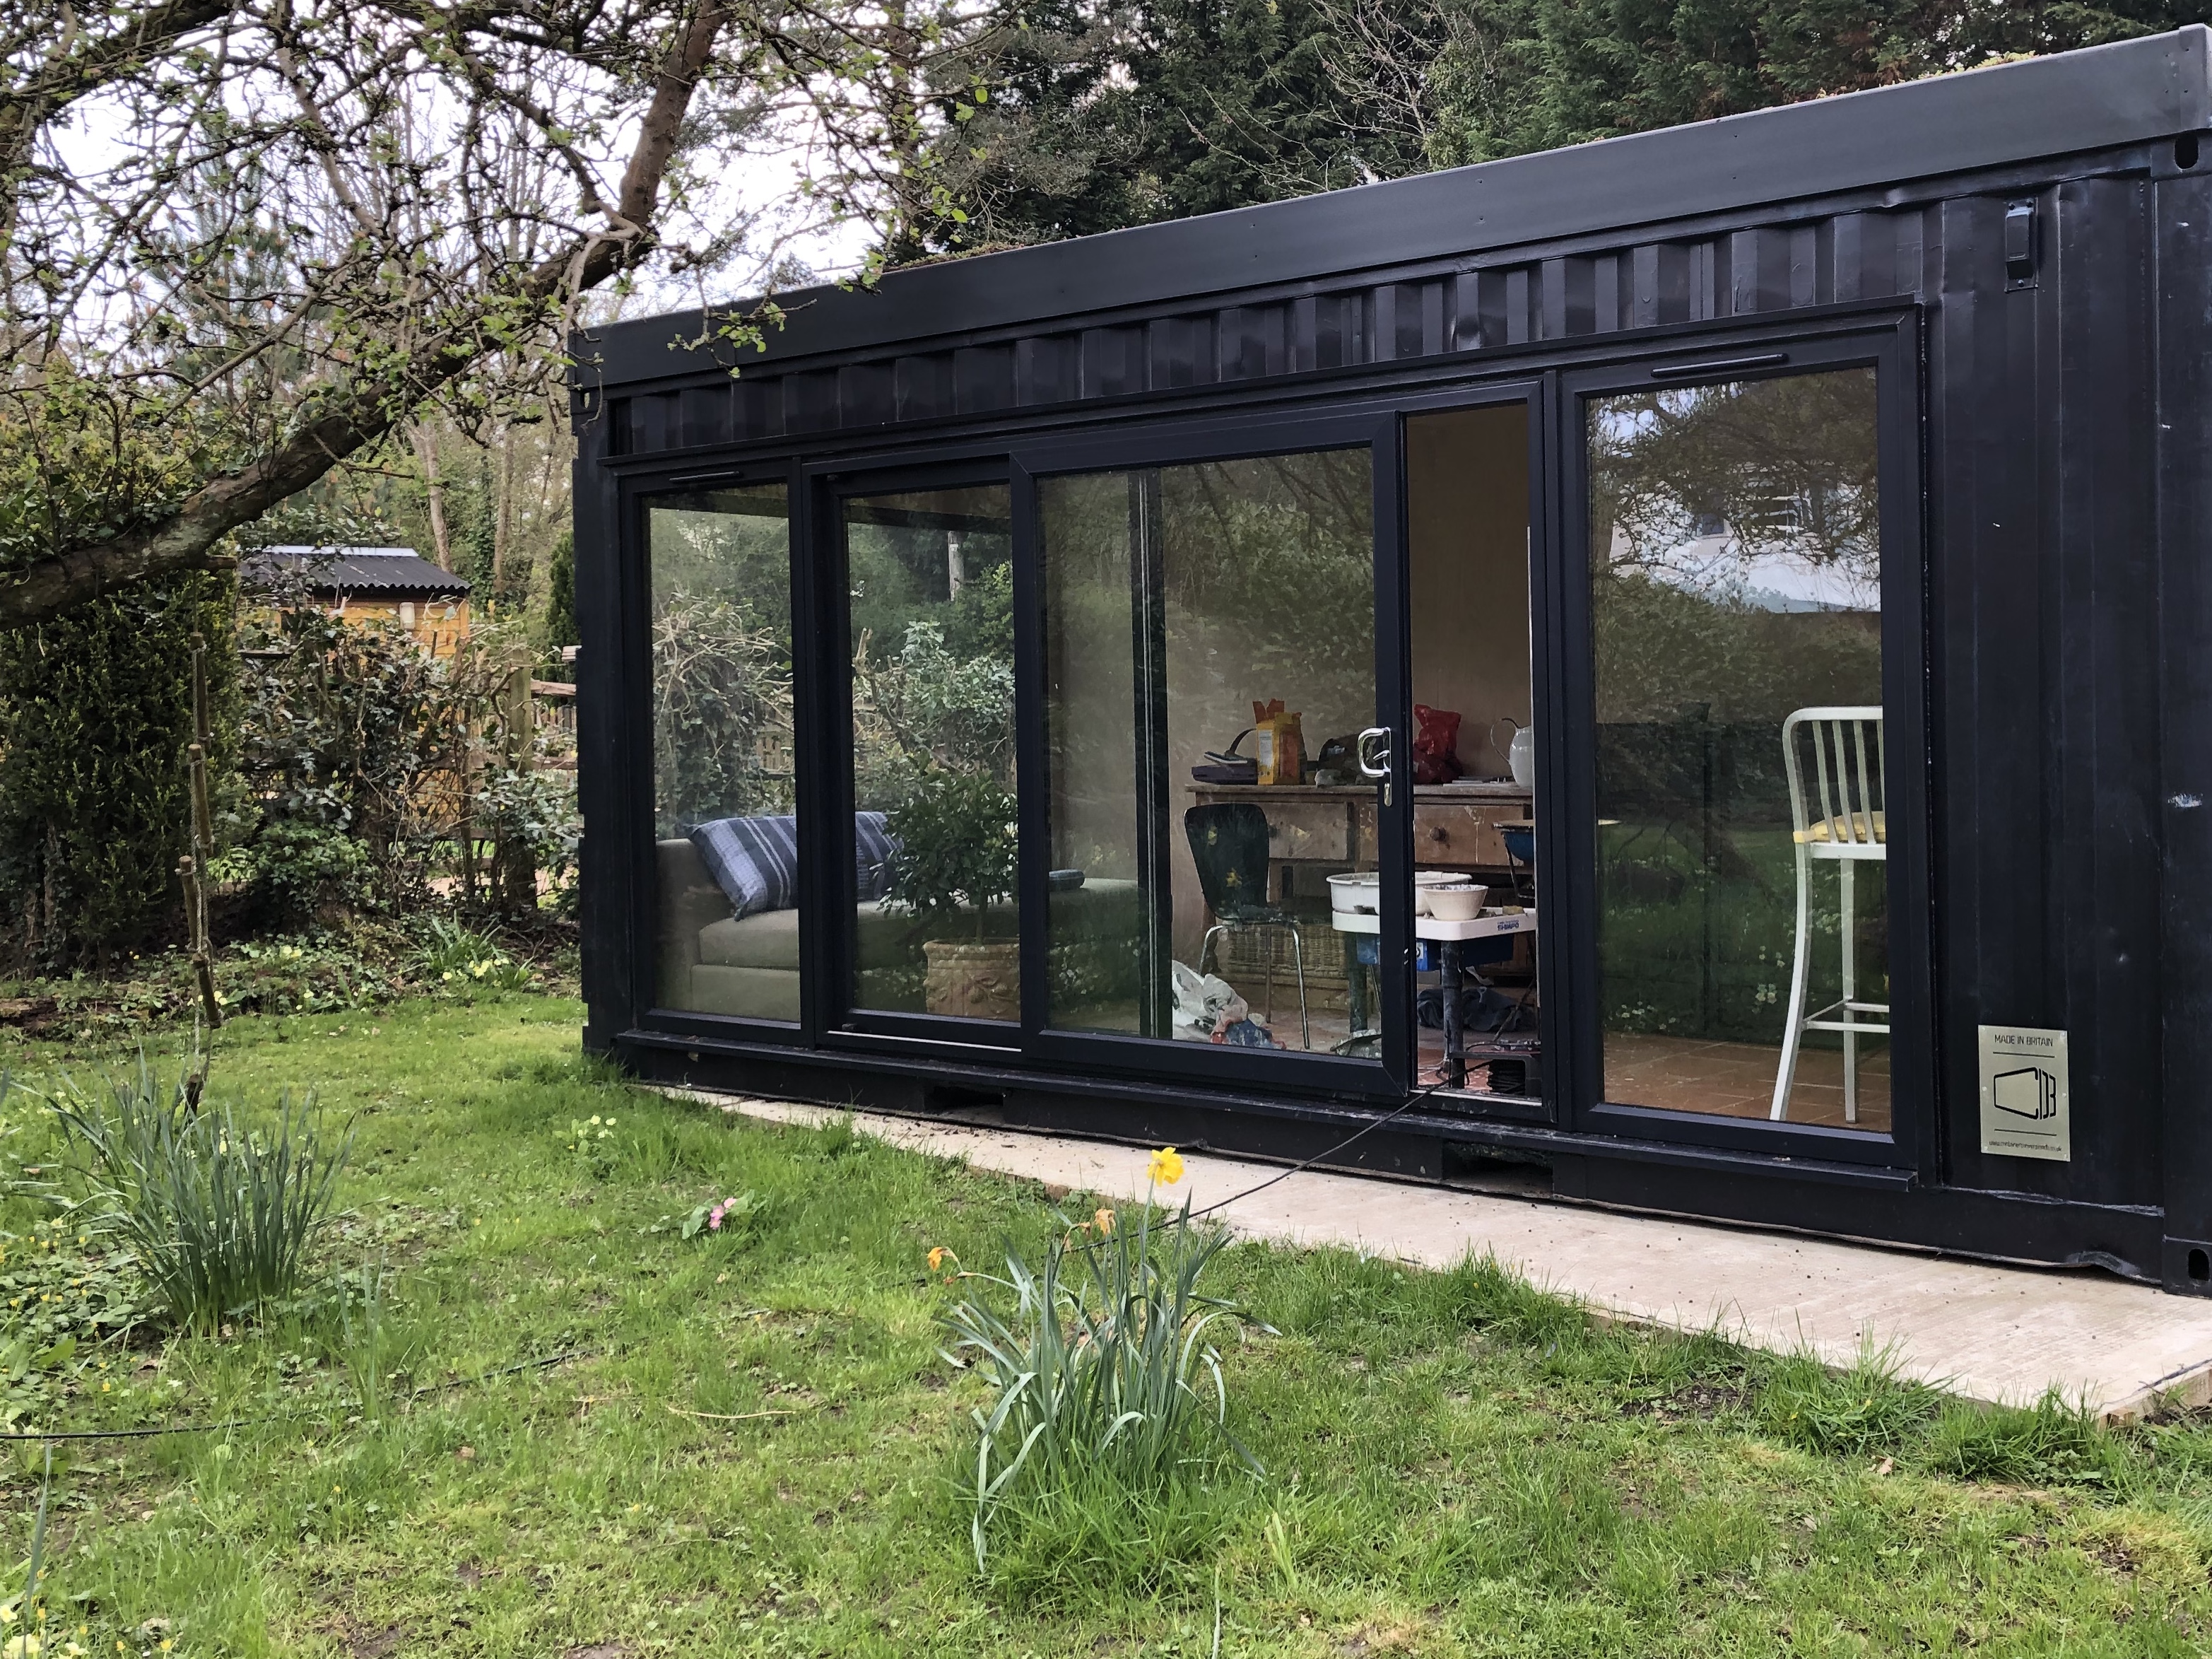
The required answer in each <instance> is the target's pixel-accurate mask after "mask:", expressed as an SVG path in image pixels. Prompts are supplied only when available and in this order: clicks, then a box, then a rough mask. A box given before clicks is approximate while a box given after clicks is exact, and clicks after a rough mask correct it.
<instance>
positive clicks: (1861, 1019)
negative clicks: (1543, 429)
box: [1585, 368, 1891, 1133]
mask: <svg viewBox="0 0 2212 1659" xmlns="http://www.w3.org/2000/svg"><path fill="white" fill-rule="evenodd" d="M1585 410H1586V420H1587V436H1588V442H1589V480H1590V483H1589V489H1590V500H1589V513H1590V520H1589V521H1590V535H1591V544H1590V550H1589V556H1590V571H1591V617H1592V635H1593V637H1592V647H1593V656H1594V663H1595V715H1596V731H1595V785H1596V793H1595V806H1596V817H1597V830H1596V849H1597V900H1598V903H1597V929H1596V932H1597V966H1598V980H1599V984H1598V993H1599V999H1600V1005H1601V1006H1600V1011H1599V1015H1600V1023H1601V1044H1602V1060H1603V1073H1602V1075H1603V1082H1602V1085H1601V1087H1602V1092H1601V1098H1602V1099H1604V1100H1606V1101H1607V1102H1612V1103H1620V1104H1627V1105H1638V1106H1645V1107H1656V1108H1660V1109H1668V1110H1677V1111H1683V1112H1694V1113H1703V1114H1719V1115H1728V1116H1737V1117H1746V1118H1754V1119H1772V1120H1775V1121H1785V1122H1790V1123H1798V1124H1818V1125H1827V1126H1832V1127H1839V1128H1842V1127H1848V1128H1857V1129H1862V1130H1867V1131H1872V1132H1880V1133H1887V1131H1888V1130H1889V1128H1890V1127H1891V1102H1890V1070H1889V1054H1890V1045H1889V1036H1888V1033H1889V1004H1890V1000H1891V999H1890V991H1889V953H1888V940H1889V936H1890V927H1889V913H1888V895H1889V884H1888V879H1887V878H1888V864H1887V856H1888V843H1889V836H1888V823H1887V810H1886V805H1887V756H1888V753H1889V745H1888V744H1887V740H1886V737H1885V732H1884V722H1883V696H1882V692H1883V661H1882V637H1883V629H1882V610H1883V603H1882V581H1881V478H1880V477H1879V471H1880V469H1879V467H1878V465H1877V441H1876V439H1877V429H1878V424H1879V422H1878V419H1877V414H1878V406H1877V401H1876V386H1875V370H1874V369H1873V368H1836V369H1829V370H1823V371H1820V372H1815V373H1807V374H1791V375H1784V376H1778V377H1775V378H1772V379H1768V380H1744V381H1731V382H1726V383H1722V384H1717V385H1706V386H1677V387H1670V388H1666V389H1658V390H1649V391H1637V392H1625V393H1621V394H1619V395H1615V396H1609V397H1597V398H1590V399H1589V401H1588V402H1587V404H1586V405H1585Z"/></svg>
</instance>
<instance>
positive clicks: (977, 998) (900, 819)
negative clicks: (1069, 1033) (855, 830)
mask: <svg viewBox="0 0 2212 1659" xmlns="http://www.w3.org/2000/svg"><path fill="white" fill-rule="evenodd" d="M884 829H885V830H886V831H888V832H889V834H890V838H891V840H892V841H893V842H895V843H896V851H895V852H893V853H892V854H891V856H890V861H889V863H888V864H887V866H885V873H886V875H887V877H888V879H887V881H886V883H885V885H884V897H885V898H886V899H888V900H889V901H890V902H891V903H892V904H894V905H896V906H897V907H898V908H902V909H904V910H906V911H908V912H910V913H911V914H912V915H914V916H915V919H916V921H917V922H918V923H919V924H920V927H921V929H925V930H930V931H938V932H939V937H936V938H932V939H925V940H924V941H923V943H922V947H921V951H922V957H923V959H924V962H925V963H927V969H926V973H925V976H924V980H923V988H922V1006H924V1007H925V1008H927V1010H928V1011H929V1012H931V1013H933V1014H953V1015H960V1016H964V1017H965V1018H970V1019H1018V1018H1020V1017H1021V943H1020V941H1019V940H1018V939H1008V938H1006V937H1004V936H1003V935H1001V936H1000V937H998V938H993V937H991V935H990V931H989V930H990V924H991V915H990V907H991V906H993V905H994V904H1002V903H1004V902H1006V900H1007V899H1008V898H1011V897H1012V896H1013V891H1014V868H1015V830H1014V798H1013V796H1012V793H1009V792H1008V791H1007V790H1006V787H1004V786H1003V785H1001V784H1000V782H999V781H998V780H997V779H996V778H994V777H993V776H992V775H990V773H988V772H987V771H983V770H981V769H961V768H955V767H950V766H945V765H942V764H939V763H931V764H929V765H927V766H925V767H924V768H923V769H921V771H920V772H919V773H918V774H917V775H915V782H914V786H913V787H912V788H910V789H909V790H908V793H907V796H906V799H904V800H902V802H900V804H899V805H897V806H896V807H895V808H893V809H892V811H890V813H889V814H888V815H887V817H885V820H884ZM970 916H972V918H973V921H974V927H973V936H972V937H969V936H968V933H969V929H968V927H966V925H965V924H966V923H967V921H968V920H969V917H970ZM956 923H957V924H959V925H960V926H959V931H958V932H955V931H954V929H953V924H956ZM940 930H941V931H940Z"/></svg>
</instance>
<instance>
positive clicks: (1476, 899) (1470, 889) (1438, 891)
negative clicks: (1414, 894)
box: [1420, 882, 1490, 921]
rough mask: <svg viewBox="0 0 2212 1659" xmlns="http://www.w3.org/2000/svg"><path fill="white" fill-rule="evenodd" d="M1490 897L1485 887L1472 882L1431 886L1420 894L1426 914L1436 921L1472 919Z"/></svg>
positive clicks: (1480, 912)
mask: <svg viewBox="0 0 2212 1659" xmlns="http://www.w3.org/2000/svg"><path fill="white" fill-rule="evenodd" d="M1489 897H1490V890H1489V889H1488V888H1487V887H1480V886H1477V885H1476V884H1474V883H1473V882H1468V883H1467V884H1465V885H1464V886H1460V887H1431V888H1430V889H1429V890H1428V891H1426V892H1425V893H1423V894H1421V895H1420V898H1421V900H1422V902H1423V903H1424V905H1425V908H1426V909H1427V911H1428V914H1429V915H1432V916H1434V917H1435V918H1436V919H1437V921H1474V919H1475V918H1476V917H1477V916H1479V915H1481V914H1482V907H1483V904H1484V902H1486V900H1488V898H1489Z"/></svg>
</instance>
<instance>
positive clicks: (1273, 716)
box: [1252, 697, 1305, 784]
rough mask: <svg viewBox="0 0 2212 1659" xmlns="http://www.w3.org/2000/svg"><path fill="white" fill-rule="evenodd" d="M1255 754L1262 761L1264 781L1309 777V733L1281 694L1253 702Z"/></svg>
mask: <svg viewBox="0 0 2212 1659" xmlns="http://www.w3.org/2000/svg"><path fill="white" fill-rule="evenodd" d="M1252 757H1253V758H1254V759H1255V760H1256V761H1257V762H1258V763H1260V776H1259V779H1258V781H1259V782H1261V783H1262V784H1269V783H1302V782H1304V781H1305V737H1304V732H1302V731H1301V730H1300V728H1299V725H1298V716H1297V714H1294V713H1291V714H1286V713H1285V712H1284V709H1283V700H1282V699H1281V698H1280V697H1274V698H1271V699H1270V700H1269V701H1267V702H1264V703H1263V702H1254V703H1253V705H1252Z"/></svg>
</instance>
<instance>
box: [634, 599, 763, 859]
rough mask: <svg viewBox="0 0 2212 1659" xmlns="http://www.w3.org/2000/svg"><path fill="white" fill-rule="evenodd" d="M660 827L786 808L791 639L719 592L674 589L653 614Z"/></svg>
mask: <svg viewBox="0 0 2212 1659" xmlns="http://www.w3.org/2000/svg"><path fill="white" fill-rule="evenodd" d="M653 687H654V696H653V774H654V776H653V796H654V799H655V801H656V803H657V804H658V806H659V828H658V830H657V833H658V834H659V835H661V836H680V835H683V834H684V833H685V832H686V831H687V830H689V829H690V828H691V826H692V825H693V824H695V823H702V822H704V821H706V820H708V819H710V818H720V817H758V816H761V815H763V814H768V813H776V812H789V811H793V810H794V808H793V787H792V768H791V736H792V732H791V724H792V722H791V701H792V700H791V647H790V641H789V640H788V639H778V638H777V637H776V636H775V635H774V634H773V633H771V632H770V631H769V630H768V629H763V628H757V627H754V626H752V625H751V623H750V619H749V617H748V616H747V613H746V611H745V608H744V606H742V605H732V604H731V603H730V602H729V601H728V600H726V599H701V598H697V597H695V596H693V595H690V594H677V595H674V596H672V597H671V599H669V600H668V601H667V602H666V603H665V604H664V605H661V607H660V608H659V614H658V615H656V616H655V617H653Z"/></svg>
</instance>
